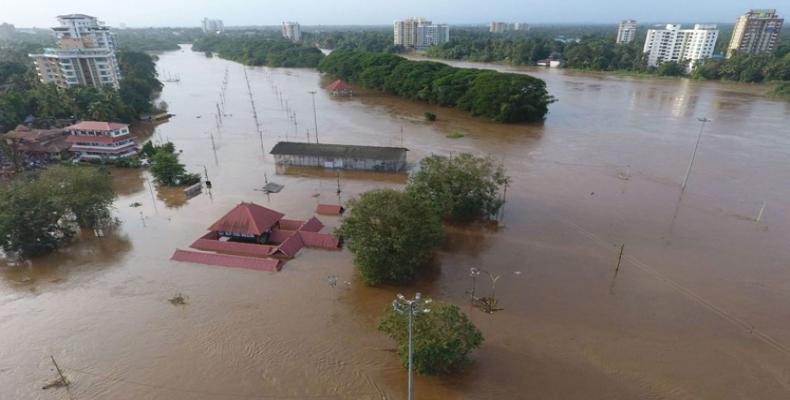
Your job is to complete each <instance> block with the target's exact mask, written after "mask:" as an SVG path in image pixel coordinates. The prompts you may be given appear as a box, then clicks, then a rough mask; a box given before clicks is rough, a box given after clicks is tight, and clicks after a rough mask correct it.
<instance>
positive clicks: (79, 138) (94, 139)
mask: <svg viewBox="0 0 790 400" xmlns="http://www.w3.org/2000/svg"><path fill="white" fill-rule="evenodd" d="M130 137H132V135H121V136H116V137H111V136H83V135H70V136H69V137H67V138H66V140H68V141H69V142H71V143H79V142H81V143H101V144H112V143H118V142H120V141H122V140H126V139H129V138H130Z"/></svg>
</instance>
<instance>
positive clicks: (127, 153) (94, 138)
mask: <svg viewBox="0 0 790 400" xmlns="http://www.w3.org/2000/svg"><path fill="white" fill-rule="evenodd" d="M64 130H65V131H66V132H67V133H68V135H69V136H68V137H67V138H66V140H67V141H68V142H69V143H71V152H73V153H75V154H76V155H77V159H78V160H80V161H113V160H116V159H118V158H123V157H131V156H135V155H137V144H136V143H135V142H134V140H133V139H132V134H131V133H130V132H129V125H126V124H118V123H114V122H100V121H82V122H80V123H77V124H74V125H71V126H67V127H66V128H64Z"/></svg>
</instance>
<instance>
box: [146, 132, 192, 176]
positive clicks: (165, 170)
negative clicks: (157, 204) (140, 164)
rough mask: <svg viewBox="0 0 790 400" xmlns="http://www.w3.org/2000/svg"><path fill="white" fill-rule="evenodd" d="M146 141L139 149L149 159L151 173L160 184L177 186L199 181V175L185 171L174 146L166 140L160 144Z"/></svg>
mask: <svg viewBox="0 0 790 400" xmlns="http://www.w3.org/2000/svg"><path fill="white" fill-rule="evenodd" d="M149 143H151V142H148V143H146V144H145V145H144V146H143V149H142V150H141V153H142V154H145V155H147V156H148V157H150V159H151V175H153V176H154V180H156V182H157V183H159V184H160V185H165V186H179V185H192V184H195V183H197V182H200V175H198V174H190V173H188V172H187V171H186V168H185V167H184V164H181V163H180V162H179V161H178V154H177V153H176V152H175V146H173V144H172V143H170V142H167V143H165V144H164V145H162V146H153V145H152V144H151V145H149Z"/></svg>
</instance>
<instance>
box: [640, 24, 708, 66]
mask: <svg viewBox="0 0 790 400" xmlns="http://www.w3.org/2000/svg"><path fill="white" fill-rule="evenodd" d="M718 36H719V30H718V29H716V25H702V24H697V25H694V29H681V26H680V25H679V24H669V25H667V26H666V29H650V30H648V31H647V38H646V39H645V47H644V52H645V53H647V65H648V66H650V67H657V66H659V65H660V64H661V63H663V62H667V61H675V62H679V63H680V62H688V66H687V71H690V70H691V69H692V68H693V67H694V65H696V64H697V63H698V62H700V61H702V60H704V59H706V58H708V57H710V56H712V55H713V48H714V47H715V46H716V38H717V37H718Z"/></svg>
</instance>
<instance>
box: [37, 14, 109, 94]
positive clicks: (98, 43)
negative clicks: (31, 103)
mask: <svg viewBox="0 0 790 400" xmlns="http://www.w3.org/2000/svg"><path fill="white" fill-rule="evenodd" d="M57 18H58V22H59V23H60V26H56V27H54V28H52V30H53V31H54V32H55V37H56V38H57V46H58V47H57V48H47V49H44V52H43V53H40V54H30V55H29V56H30V57H31V58H32V59H33V62H34V63H35V65H36V73H37V74H38V78H39V80H41V82H42V83H54V84H55V85H57V86H58V87H59V88H61V89H66V88H69V87H72V86H112V87H114V88H116V89H117V88H119V87H120V82H121V68H120V66H119V65H118V59H117V58H116V56H115V50H116V43H115V37H114V36H113V34H112V32H111V31H110V28H108V27H106V26H104V25H102V24H100V23H99V21H98V20H97V19H96V17H91V16H89V15H84V14H69V15H60V16H58V17H57Z"/></svg>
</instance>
